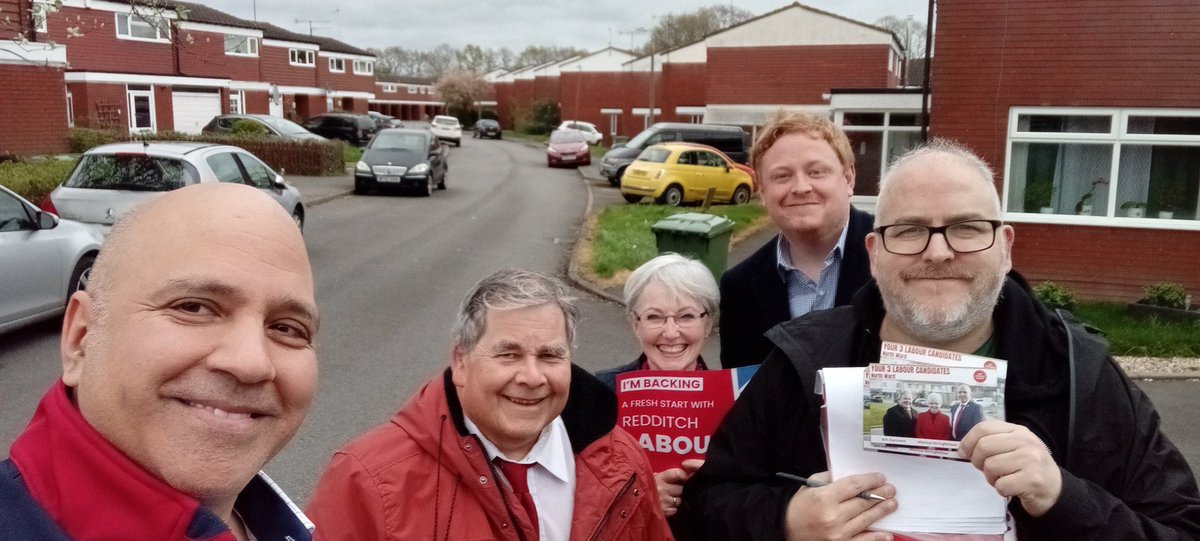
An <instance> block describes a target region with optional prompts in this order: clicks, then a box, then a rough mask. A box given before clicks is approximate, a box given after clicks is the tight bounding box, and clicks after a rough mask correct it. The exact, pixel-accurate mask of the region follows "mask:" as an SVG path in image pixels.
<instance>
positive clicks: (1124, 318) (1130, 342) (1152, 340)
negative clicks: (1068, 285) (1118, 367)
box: [1075, 302, 1200, 357]
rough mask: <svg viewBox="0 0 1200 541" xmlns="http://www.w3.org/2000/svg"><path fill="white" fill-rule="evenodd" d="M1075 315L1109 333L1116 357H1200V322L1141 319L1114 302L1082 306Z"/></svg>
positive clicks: (1089, 303)
mask: <svg viewBox="0 0 1200 541" xmlns="http://www.w3.org/2000/svg"><path fill="white" fill-rule="evenodd" d="M1075 315H1076V316H1078V317H1079V319H1081V320H1083V321H1086V322H1088V323H1090V324H1092V325H1093V326H1095V327H1097V328H1099V329H1100V330H1102V331H1104V332H1105V333H1108V341H1109V343H1110V344H1111V345H1110V346H1109V351H1110V352H1111V353H1112V354H1113V355H1122V356H1135V357H1200V323H1197V322H1191V323H1180V322H1163V321H1158V320H1153V319H1152V320H1143V319H1137V318H1133V317H1130V316H1129V314H1128V313H1127V312H1126V311H1125V305H1124V304H1119V303H1112V302H1084V303H1080V304H1079V306H1078V307H1077V308H1076V309H1075Z"/></svg>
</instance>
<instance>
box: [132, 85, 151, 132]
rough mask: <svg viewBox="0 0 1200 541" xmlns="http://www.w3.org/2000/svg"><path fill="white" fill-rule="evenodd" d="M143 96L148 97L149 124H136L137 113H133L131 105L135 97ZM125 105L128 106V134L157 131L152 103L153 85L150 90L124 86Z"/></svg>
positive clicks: (133, 109) (133, 108)
mask: <svg viewBox="0 0 1200 541" xmlns="http://www.w3.org/2000/svg"><path fill="white" fill-rule="evenodd" d="M143 97H145V98H149V99H150V125H149V126H138V125H137V114H135V113H134V111H135V109H136V108H135V107H134V106H133V101H134V99H135V98H143ZM125 106H126V107H128V108H129V134H130V135H134V134H138V133H154V132H156V131H158V118H156V117H157V115H156V114H155V104H154V87H151V88H150V90H130V89H129V88H128V87H126V88H125Z"/></svg>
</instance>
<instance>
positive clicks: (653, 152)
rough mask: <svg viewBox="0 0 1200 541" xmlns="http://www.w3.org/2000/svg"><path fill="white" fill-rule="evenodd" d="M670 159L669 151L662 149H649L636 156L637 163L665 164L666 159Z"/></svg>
mask: <svg viewBox="0 0 1200 541" xmlns="http://www.w3.org/2000/svg"><path fill="white" fill-rule="evenodd" d="M669 157H671V151H670V150H667V149H665V148H663V147H650V148H648V149H646V150H643V151H642V153H641V154H638V157H637V159H638V161H641V162H654V163H666V161H667V158H669Z"/></svg>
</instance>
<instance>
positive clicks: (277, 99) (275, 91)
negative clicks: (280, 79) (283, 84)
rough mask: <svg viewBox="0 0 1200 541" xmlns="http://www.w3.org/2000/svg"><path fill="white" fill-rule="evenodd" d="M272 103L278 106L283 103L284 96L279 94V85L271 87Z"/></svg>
mask: <svg viewBox="0 0 1200 541" xmlns="http://www.w3.org/2000/svg"><path fill="white" fill-rule="evenodd" d="M271 101H272V102H274V103H277V104H278V103H282V102H283V94H282V93H280V92H279V85H271Z"/></svg>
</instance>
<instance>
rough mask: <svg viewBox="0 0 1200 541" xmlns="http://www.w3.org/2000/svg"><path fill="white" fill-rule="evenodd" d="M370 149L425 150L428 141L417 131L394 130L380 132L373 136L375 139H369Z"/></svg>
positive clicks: (427, 146)
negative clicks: (400, 131)
mask: <svg viewBox="0 0 1200 541" xmlns="http://www.w3.org/2000/svg"><path fill="white" fill-rule="evenodd" d="M369 148H371V149H372V150H377V149H385V148H386V149H396V150H411V151H413V152H425V149H427V148H429V142H428V141H427V140H426V139H425V136H424V135H421V134H419V133H396V132H387V131H384V132H380V133H379V135H376V136H375V140H374V141H371V146H370V147H369Z"/></svg>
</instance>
